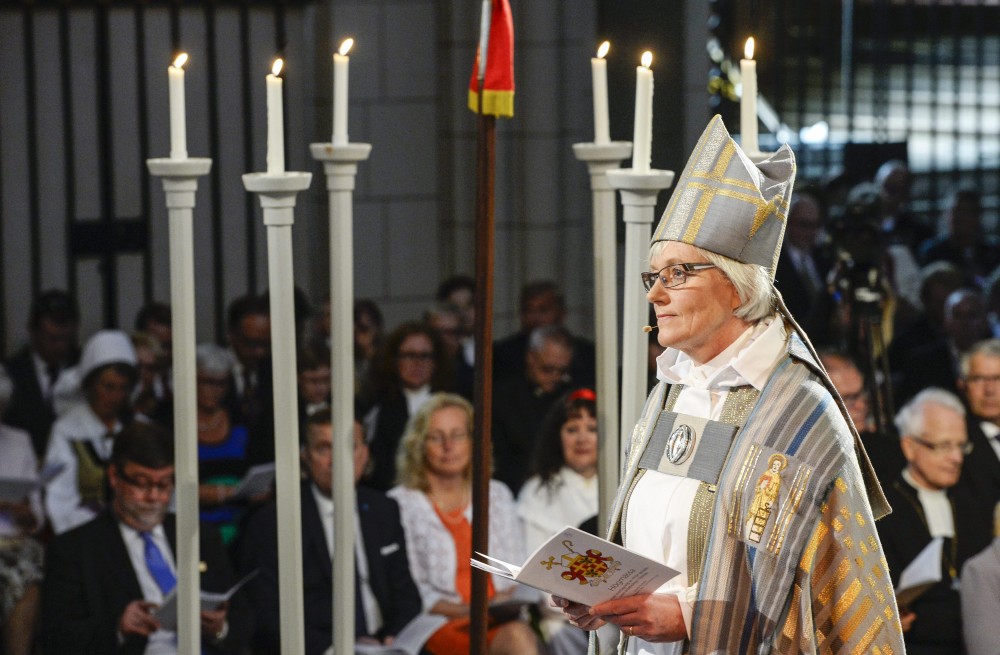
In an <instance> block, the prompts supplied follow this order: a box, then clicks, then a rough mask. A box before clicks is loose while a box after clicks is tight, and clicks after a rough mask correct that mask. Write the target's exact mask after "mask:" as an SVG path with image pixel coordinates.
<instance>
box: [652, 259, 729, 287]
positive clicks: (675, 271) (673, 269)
mask: <svg viewBox="0 0 1000 655" xmlns="http://www.w3.org/2000/svg"><path fill="white" fill-rule="evenodd" d="M706 268H715V264H670V265H669V266H664V267H663V268H661V269H660V270H658V271H656V272H655V273H639V275H640V276H641V277H642V286H644V287H646V291H649V290H650V289H652V288H653V284H654V283H655V282H656V281H657V280H659V281H660V284H662V285H663V288H664V289H672V288H674V287H679V286H681V285H682V284H684V283H685V282H687V279H688V275H690V274H691V273H693V272H694V271H702V270H705V269H706ZM664 271H666V274H664Z"/></svg>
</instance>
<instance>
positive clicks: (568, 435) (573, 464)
mask: <svg viewBox="0 0 1000 655" xmlns="http://www.w3.org/2000/svg"><path fill="white" fill-rule="evenodd" d="M597 436H598V435H597V395H596V394H595V393H594V392H593V390H592V389H585V388H584V389H576V390H574V391H571V392H569V393H567V394H566V395H565V396H563V397H562V398H561V399H559V400H557V401H556V402H555V404H553V405H552V409H550V410H549V413H548V414H546V416H545V419H544V420H543V421H542V426H541V428H539V430H538V438H537V443H536V446H535V454H534V463H533V465H532V477H531V478H529V479H528V481H527V482H525V483H524V486H523V487H521V492H520V493H519V494H518V497H517V513H518V514H519V515H520V517H521V521H522V522H523V523H524V541H525V546H526V547H527V551H528V552H531V551H533V550H534V549H536V548H538V547H539V546H540V545H542V543H544V542H545V541H546V540H547V539H548V538H549V537H551V536H552V535H553V534H555V533H556V532H558V531H559V530H561V529H562V528H563V527H564V526H566V525H574V526H579V525H580V524H581V523H583V522H584V521H586V520H587V519H589V518H591V517H594V516H595V515H596V514H597V456H598V451H597ZM546 596H547V595H546ZM540 609H541V621H540V623H539V627H540V629H541V632H542V635H543V636H544V637H545V641H546V642H547V644H548V646H549V650H550V651H551V652H552V653H553V654H554V655H563V654H564V653H582V652H586V649H587V636H586V633H585V632H583V631H582V630H578V629H575V628H573V627H572V626H569V625H568V621H567V620H566V618H565V617H564V616H563V615H562V613H561V612H560V611H558V610H554V609H553V608H552V607H551V606H550V605H549V603H548V602H543V603H541V606H540Z"/></svg>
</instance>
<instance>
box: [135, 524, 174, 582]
mask: <svg viewBox="0 0 1000 655" xmlns="http://www.w3.org/2000/svg"><path fill="white" fill-rule="evenodd" d="M139 534H141V535H142V541H143V543H144V544H145V549H144V554H145V556H146V568H147V569H149V574H150V575H152V576H153V580H155V581H156V584H157V586H159V587H160V591H162V592H163V595H164V596H166V595H167V594H169V593H170V592H171V591H173V589H174V587H176V586H177V576H175V575H174V572H173V571H171V570H170V565H169V564H167V561H166V560H165V559H163V553H161V552H160V549H159V548H157V546H156V542H155V541H153V535H151V534H150V533H148V532H140V533H139Z"/></svg>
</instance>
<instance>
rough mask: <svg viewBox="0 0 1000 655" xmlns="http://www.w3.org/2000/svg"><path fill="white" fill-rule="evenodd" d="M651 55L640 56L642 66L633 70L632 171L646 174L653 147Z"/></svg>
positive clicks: (647, 53) (648, 53)
mask: <svg viewBox="0 0 1000 655" xmlns="http://www.w3.org/2000/svg"><path fill="white" fill-rule="evenodd" d="M652 62H653V55H652V53H650V52H645V53H643V55H642V66H638V67H637V68H636V69H635V127H634V128H633V129H634V132H633V137H632V169H633V170H635V171H636V172H637V173H648V172H649V163H650V159H651V150H652V145H653V71H652V70H650V68H649V66H650V64H651V63H652Z"/></svg>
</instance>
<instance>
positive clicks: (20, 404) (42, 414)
mask: <svg viewBox="0 0 1000 655" xmlns="http://www.w3.org/2000/svg"><path fill="white" fill-rule="evenodd" d="M4 366H5V367H6V368H7V375H8V376H10V380H11V382H13V383H14V394H13V395H12V396H11V398H10V402H9V403H7V411H6V413H5V415H4V417H3V422H4V423H6V424H7V425H10V426H12V427H15V428H21V429H22V430H27V432H28V433H29V434H30V435H31V445H32V447H34V449H35V455H36V456H37V457H38V459H39V461H41V459H42V458H44V457H45V449H46V446H47V445H48V442H49V432H50V431H51V430H52V424H53V423H54V422H55V420H56V415H55V413H54V412H53V411H52V408H51V407H50V406H49V404H48V403H46V402H45V397H44V396H43V395H42V388H41V387H40V386H38V377H37V376H36V375H35V363H34V361H32V357H31V349H30V347H28V346H25V347H24V348H21V349H20V350H18V351H17V352H16V353H15V354H14V355H13V356H12V357H11V358H10V359H8V360H7V361H6V363H5V364H4Z"/></svg>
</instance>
